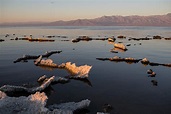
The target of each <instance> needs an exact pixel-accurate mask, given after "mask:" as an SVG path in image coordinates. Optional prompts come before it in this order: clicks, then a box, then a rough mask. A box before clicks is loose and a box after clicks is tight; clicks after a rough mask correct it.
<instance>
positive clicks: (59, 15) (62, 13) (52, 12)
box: [0, 0, 171, 23]
mask: <svg viewBox="0 0 171 114" xmlns="http://www.w3.org/2000/svg"><path fill="white" fill-rule="evenodd" d="M170 12H171V0H0V23H4V22H32V21H34V22H37V21H41V22H52V21H59V20H64V21H68V20H75V19H92V18H97V17H101V16H105V15H106V16H112V15H122V16H128V15H143V16H148V15H164V14H167V13H170Z"/></svg>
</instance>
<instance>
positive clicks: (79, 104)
mask: <svg viewBox="0 0 171 114" xmlns="http://www.w3.org/2000/svg"><path fill="white" fill-rule="evenodd" d="M89 105H90V100H88V99H86V100H82V101H80V102H77V103H75V102H69V103H62V104H54V105H51V106H48V109H49V110H54V109H60V110H68V111H71V112H73V111H75V110H79V109H83V108H86V107H88V106H89Z"/></svg>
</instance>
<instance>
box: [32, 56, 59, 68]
mask: <svg viewBox="0 0 171 114" xmlns="http://www.w3.org/2000/svg"><path fill="white" fill-rule="evenodd" d="M34 64H35V65H37V66H46V67H52V68H58V65H57V64H55V63H53V60H52V59H42V56H40V57H39V58H37V59H36V60H35V62H34Z"/></svg>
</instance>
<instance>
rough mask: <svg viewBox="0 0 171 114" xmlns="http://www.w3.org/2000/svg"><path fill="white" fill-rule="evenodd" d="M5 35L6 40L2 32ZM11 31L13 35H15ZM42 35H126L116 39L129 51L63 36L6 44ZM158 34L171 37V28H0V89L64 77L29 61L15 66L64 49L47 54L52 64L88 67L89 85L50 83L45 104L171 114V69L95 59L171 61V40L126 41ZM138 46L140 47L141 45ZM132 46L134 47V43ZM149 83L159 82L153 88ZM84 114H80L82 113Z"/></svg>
mask: <svg viewBox="0 0 171 114" xmlns="http://www.w3.org/2000/svg"><path fill="white" fill-rule="evenodd" d="M7 33H8V34H9V35H10V36H9V37H5V35H6V34H7ZM14 33H15V35H13V34H14ZM30 34H31V35H33V37H35V38H37V37H43V36H46V35H66V36H68V38H65V39H69V40H71V39H73V38H77V37H78V36H79V35H88V36H92V37H98V36H101V37H108V36H113V35H114V36H115V37H116V36H118V35H125V36H127V39H117V40H116V41H117V42H119V41H122V42H124V43H125V44H128V43H130V44H131V46H129V47H127V48H128V51H126V52H119V53H111V52H110V49H113V45H112V44H109V43H108V41H96V40H94V41H89V42H86V41H80V42H78V43H72V42H71V41H61V40H65V39H64V38H58V37H55V38H53V39H55V42H28V41H24V40H18V41H15V40H10V39H11V38H15V37H21V36H23V35H28V36H29V35H30ZM153 35H161V36H163V37H171V27H124V26H123V27H101V26H100V27H50V26H48V27H44V26H42V27H1V28H0V39H5V41H4V42H0V63H1V64H0V70H1V72H0V86H2V85H4V84H10V85H23V84H33V85H34V84H37V82H36V81H37V79H38V78H39V77H40V76H42V75H44V74H46V75H47V76H52V75H56V76H61V77H64V76H67V75H68V72H67V71H65V70H62V69H45V68H41V67H37V66H35V65H34V63H33V60H29V61H28V62H27V63H22V62H20V63H13V61H14V60H16V59H17V58H19V57H22V56H23V55H24V54H26V55H27V54H29V55H39V54H44V53H45V52H46V51H51V50H62V53H60V54H54V55H52V56H50V57H49V58H50V59H53V61H54V63H57V64H61V63H65V62H68V61H70V62H72V63H76V65H84V64H88V65H92V66H93V67H92V69H91V70H90V73H89V78H88V80H89V82H87V83H86V82H83V81H79V80H71V82H70V83H66V84H56V85H52V86H51V88H49V89H48V90H47V91H46V94H47V95H48V96H49V98H48V102H47V105H51V104H54V103H63V102H71V101H75V102H76V101H81V100H83V99H89V100H91V104H90V106H89V107H88V108H87V110H85V113H86V112H87V113H88V114H95V113H96V112H97V111H100V112H104V111H103V106H104V104H110V105H112V107H113V109H112V110H111V111H110V113H111V114H170V113H171V83H170V81H171V76H170V74H171V68H170V67H164V66H149V65H148V66H144V65H142V64H141V63H140V62H139V63H133V64H128V63H125V62H119V63H116V62H111V61H99V60H96V58H97V57H104V58H105V57H108V58H110V57H114V56H120V57H133V58H137V59H141V58H144V57H146V58H148V59H149V60H150V61H152V62H159V63H171V59H170V57H171V41H170V40H168V41H167V40H163V39H162V40H147V41H133V40H132V41H128V38H129V37H136V38H142V37H143V38H144V37H146V36H153ZM139 43H141V44H142V45H139ZM134 44H135V45H134ZM148 69H152V70H153V71H155V72H156V74H157V75H156V77H148V75H147V73H146V71H147V70H148ZM152 80H156V81H157V82H158V85H157V86H154V85H153V84H152V82H151V81H152ZM81 113H84V112H81Z"/></svg>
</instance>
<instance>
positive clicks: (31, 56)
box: [14, 50, 62, 63]
mask: <svg viewBox="0 0 171 114" xmlns="http://www.w3.org/2000/svg"><path fill="white" fill-rule="evenodd" d="M61 52H62V51H61V50H58V51H50V52H46V53H45V54H43V55H41V56H42V57H47V58H48V57H49V56H51V55H53V54H56V53H61ZM39 57H40V55H36V56H35V55H24V56H23V57H21V58H18V59H17V60H15V61H14V63H17V62H21V61H27V60H30V59H37V58H39Z"/></svg>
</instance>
